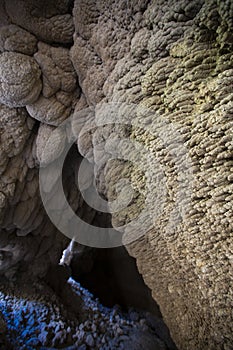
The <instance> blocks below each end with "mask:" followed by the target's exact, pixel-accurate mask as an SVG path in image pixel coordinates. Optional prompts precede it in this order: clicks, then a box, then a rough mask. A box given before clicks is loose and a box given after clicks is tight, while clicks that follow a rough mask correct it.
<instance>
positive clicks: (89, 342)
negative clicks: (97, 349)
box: [86, 334, 95, 348]
mask: <svg viewBox="0 0 233 350" xmlns="http://www.w3.org/2000/svg"><path fill="white" fill-rule="evenodd" d="M86 344H87V345H88V346H90V347H91V348H92V347H93V346H94V345H95V340H94V338H93V336H92V335H91V334H88V336H87V337H86Z"/></svg>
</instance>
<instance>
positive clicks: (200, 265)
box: [0, 0, 233, 350]
mask: <svg viewBox="0 0 233 350" xmlns="http://www.w3.org/2000/svg"><path fill="white" fill-rule="evenodd" d="M232 18H233V2H232V0H225V1H221V0H192V1H190V0H178V1H177V0H169V1H165V0H159V1H157V0H152V1H148V0H144V1H141V0H130V1H126V0H121V1H114V0H107V1H105V0H100V1H94V0H88V1H87V0H75V1H74V3H73V2H72V1H68V0H59V1H50V2H49V4H48V2H47V1H41V4H40V6H39V5H38V2H37V1H35V0H24V1H23V0H20V1H15V0H9V1H8V0H5V1H3V4H0V25H1V27H0V103H1V105H0V153H1V156H0V163H1V165H0V173H1V178H0V227H1V236H0V273H1V274H4V275H5V276H6V277H8V278H12V277H13V276H14V275H15V274H16V273H20V272H23V273H25V274H33V275H35V276H44V275H45V274H46V272H47V270H48V269H49V268H50V267H51V265H53V264H56V263H58V262H59V260H60V257H61V254H62V251H63V249H64V248H65V247H66V245H67V243H68V241H69V240H68V238H67V237H65V236H64V235H62V234H61V233H60V232H59V231H58V230H57V228H56V227H55V226H53V224H52V223H51V221H50V220H49V218H48V216H47V214H46V212H45V210H44V208H43V204H42V201H41V198H40V190H39V167H40V166H45V165H47V164H50V163H51V161H54V160H56V159H58V158H59V156H60V155H61V154H62V152H63V150H64V147H65V146H64V145H65V137H66V135H65V134H63V133H62V129H60V128H59V129H56V128H57V127H58V126H60V125H61V123H62V122H64V121H65V120H68V119H69V118H70V117H73V121H72V129H73V131H74V132H75V134H76V135H77V136H79V137H78V141H77V147H76V148H75V149H74V148H73V149H72V153H71V154H70V155H69V157H70V158H69V162H67V163H68V166H66V167H64V172H63V176H64V179H63V182H64V185H65V186H64V187H65V192H66V197H67V199H68V201H69V204H70V205H71V207H72V209H73V210H74V211H75V212H76V213H77V214H78V215H79V217H80V218H83V219H84V220H85V221H87V222H88V223H89V224H94V223H98V222H100V221H102V225H103V226H104V222H103V221H104V220H106V222H107V221H108V218H106V217H105V216H104V215H103V216H101V217H100V215H99V213H98V212H96V211H95V210H94V209H93V208H91V207H90V206H88V205H87V204H86V203H85V201H84V199H83V198H82V196H81V193H80V189H79V187H78V182H77V173H78V169H79V167H80V164H81V162H82V159H83V157H84V158H86V159H87V160H88V161H89V162H90V163H91V164H92V165H91V166H92V167H93V168H94V173H95V175H96V178H95V179H94V181H95V183H96V184H97V186H98V190H99V192H100V193H101V195H102V196H103V197H104V198H107V199H108V200H109V201H114V200H116V198H117V191H116V188H115V187H116V183H117V182H119V180H120V179H121V178H122V175H124V176H123V177H124V178H127V179H128V180H129V181H130V183H131V184H132V187H133V189H134V194H133V197H132V200H131V202H130V203H129V205H128V206H127V209H122V210H120V211H118V212H115V213H113V214H112V225H113V227H114V228H116V229H117V228H119V227H120V226H122V225H126V226H127V224H128V223H129V222H130V221H131V220H132V219H134V218H137V217H138V216H139V215H140V213H141V212H142V211H143V209H144V207H145V205H148V211H149V212H150V213H152V215H151V216H152V218H151V220H152V222H153V225H152V227H150V229H149V230H147V231H146V232H145V234H143V235H141V236H140V237H139V238H138V239H137V240H135V241H133V242H131V241H130V242H126V243H128V244H127V249H128V251H129V253H130V254H131V255H132V256H134V257H135V258H136V260H137V265H138V269H139V272H140V273H141V274H142V276H143V279H144V281H145V282H146V284H147V285H148V286H149V287H150V288H151V290H152V295H153V297H154V299H155V300H156V302H157V303H158V305H159V307H160V309H161V313H162V315H163V318H164V320H165V322H166V323H167V325H168V327H169V329H170V332H171V335H172V337H173V339H174V341H175V343H176V345H177V347H178V348H179V349H181V350H182V349H200V350H203V349H206V350H210V349H215V350H216V349H225V350H230V349H231V348H232V346H233V338H232V331H233V329H232V324H233V322H232V312H231V309H232V300H233V295H232V258H233V243H232V204H233V203H232V202H233V195H232V189H233V175H232V164H233V163H232V155H233V153H232V150H233V133H232V127H233V93H232V86H233V36H232V30H233V19H232ZM106 105H107V106H116V105H117V106H119V107H118V113H119V115H123V118H122V119H121V120H120V124H122V125H120V126H119V125H117V126H116V125H113V123H110V124H108V123H106V126H103V125H101V126H100V127H97V126H96V125H94V124H93V125H94V127H92V123H93V115H92V111H93V110H96V108H99V110H100V111H104V108H105V106H106ZM132 106H134V107H133V109H132ZM145 111H146V112H147V111H149V113H148V115H145V113H144V112H145ZM82 113H83V114H82ZM103 113H104V112H103ZM146 114H147V113H146ZM107 124H108V125H107ZM148 125H149V128H148ZM85 128H86V129H85ZM54 130H55V132H54ZM51 135H52V136H51ZM50 136H51V137H50ZM125 139H127V140H128V141H129V140H130V142H131V144H134V145H135V144H137V145H142V148H143V150H144V151H145V152H146V154H147V155H149V156H148V159H147V161H148V162H149V164H150V168H151V169H152V174H153V176H150V174H149V173H148V174H147V173H146V172H144V173H143V171H141V169H139V168H138V167H137V164H139V163H140V162H139V160H140V154H141V153H140V152H139V158H138V155H137V154H136V155H135V154H134V157H135V158H133V160H134V161H130V159H129V158H127V157H126V155H129V154H131V153H132V152H131V148H130V147H131V146H130V144H129V142H128V144H127V145H126V148H125V159H123V160H122V159H115V160H114V161H113V160H112V157H111V154H112V153H113V150H112V149H111V145H112V146H114V145H118V144H120V142H121V140H125ZM109 140H113V141H114V142H115V143H114V142H113V143H112V144H110V146H109V147H110V148H108V149H107V148H103V145H102V144H101V142H102V141H103V142H105V143H106V142H107V141H109ZM47 141H48V142H49V143H50V144H51V146H50V149H51V153H45V152H44V149H45V144H48V142H47ZM122 142H123V141H122ZM122 147H123V148H124V145H123V146H122ZM116 148H117V147H115V149H116ZM142 158H143V157H142ZM145 159H146V158H145ZM142 162H143V161H142ZM54 167H56V162H54ZM146 167H147V164H146ZM74 174H76V175H74ZM92 181H93V179H92V177H91V176H90V178H87V179H86V181H84V187H85V191H88V189H89V188H91V186H92V185H93V184H92ZM56 186H57V178H56V177H54V178H53V179H51V188H50V191H51V196H52V195H53V194H54V193H56ZM161 203H162V204H163V205H161ZM160 206H161V207H160ZM157 207H158V211H156V210H155V209H157ZM61 209H63V208H61ZM64 210H65V208H64Z"/></svg>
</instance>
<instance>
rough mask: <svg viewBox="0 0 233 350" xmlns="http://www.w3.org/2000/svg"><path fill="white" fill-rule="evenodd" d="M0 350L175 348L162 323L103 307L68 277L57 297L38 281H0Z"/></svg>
mask: <svg viewBox="0 0 233 350" xmlns="http://www.w3.org/2000/svg"><path fill="white" fill-rule="evenodd" d="M0 349H1V350H3V349H4V350H11V349H12V350H14V349H15V350H33V349H41V350H43V349H44V350H45V349H50V350H52V349H67V350H68V349H69V350H75V349H79V350H85V349H86V350H88V349H96V350H97V349H98V350H111V349H112V350H114V349H125V350H126V349H127V350H129V349H130V350H137V349H138V350H139V349H140V350H142V349H146V350H166V349H169V350H170V349H175V347H174V344H173V343H172V341H171V339H170V337H169V333H168V330H167V328H166V326H165V325H164V323H163V321H162V319H160V318H158V317H156V316H154V315H152V314H150V313H149V312H148V311H139V310H136V309H133V308H130V309H129V310H128V311H127V312H125V311H124V312H123V311H122V309H121V307H120V306H119V305H115V306H114V307H113V308H107V307H105V306H103V305H102V304H101V303H100V302H99V300H98V299H96V298H94V296H93V295H92V294H91V293H89V292H88V291H87V290H86V289H84V288H82V287H81V285H80V284H79V283H77V282H76V281H74V280H73V279H72V278H70V279H69V280H68V282H67V283H66V286H65V287H64V288H63V290H62V291H61V293H60V295H57V294H56V293H55V292H54V291H53V290H52V289H51V288H50V287H49V286H48V285H47V284H46V283H45V282H44V281H41V280H36V281H35V280H33V281H29V280H24V281H17V282H14V283H12V282H11V283H10V282H8V281H6V280H3V281H1V288H0Z"/></svg>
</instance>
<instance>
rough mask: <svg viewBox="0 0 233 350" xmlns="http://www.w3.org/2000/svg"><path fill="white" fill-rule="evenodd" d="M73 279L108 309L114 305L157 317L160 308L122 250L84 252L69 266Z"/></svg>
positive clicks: (129, 258)
mask: <svg viewBox="0 0 233 350" xmlns="http://www.w3.org/2000/svg"><path fill="white" fill-rule="evenodd" d="M71 269H72V277H73V278H74V279H75V280H77V281H78V282H80V283H81V284H82V286H83V287H85V288H87V289H88V290H89V291H90V292H91V293H92V294H93V295H94V296H95V297H97V298H99V300H100V302H101V303H102V304H103V305H105V306H108V307H112V306H114V305H115V304H118V305H120V306H121V307H122V308H123V309H125V310H127V309H128V308H129V307H135V308H138V309H142V310H146V311H150V312H151V313H153V314H155V315H158V316H159V315H160V311H159V307H158V305H157V304H156V302H155V301H154V299H153V298H152V296H151V291H150V289H149V288H148V287H147V286H146V285H145V283H144V281H143V278H142V276H141V275H140V274H139V272H138V269H137V266H136V260H135V259H134V258H132V257H131V256H130V255H129V254H128V252H127V250H126V249H125V248H124V247H117V248H111V249H92V248H90V249H87V250H86V251H85V252H84V253H83V254H82V256H75V257H74V258H73V261H72V263H71Z"/></svg>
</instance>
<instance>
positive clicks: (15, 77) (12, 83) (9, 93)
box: [0, 52, 42, 107]
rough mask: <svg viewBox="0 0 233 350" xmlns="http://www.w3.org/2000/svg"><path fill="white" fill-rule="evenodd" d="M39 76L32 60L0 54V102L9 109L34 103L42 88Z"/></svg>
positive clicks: (18, 55) (38, 69) (18, 54)
mask: <svg viewBox="0 0 233 350" xmlns="http://www.w3.org/2000/svg"><path fill="white" fill-rule="evenodd" d="M40 74H41V71H40V68H39V66H38V64H37V63H36V62H35V60H34V59H33V58H31V57H29V56H26V55H23V54H21V53H15V52H4V53H2V54H0V102H1V103H3V104H5V105H7V106H9V107H22V106H25V105H26V104H30V103H33V102H35V101H36V100H37V99H38V97H39V94H40V91H41V88H42V85H41V80H40ZM19 87H20V88H19Z"/></svg>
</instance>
